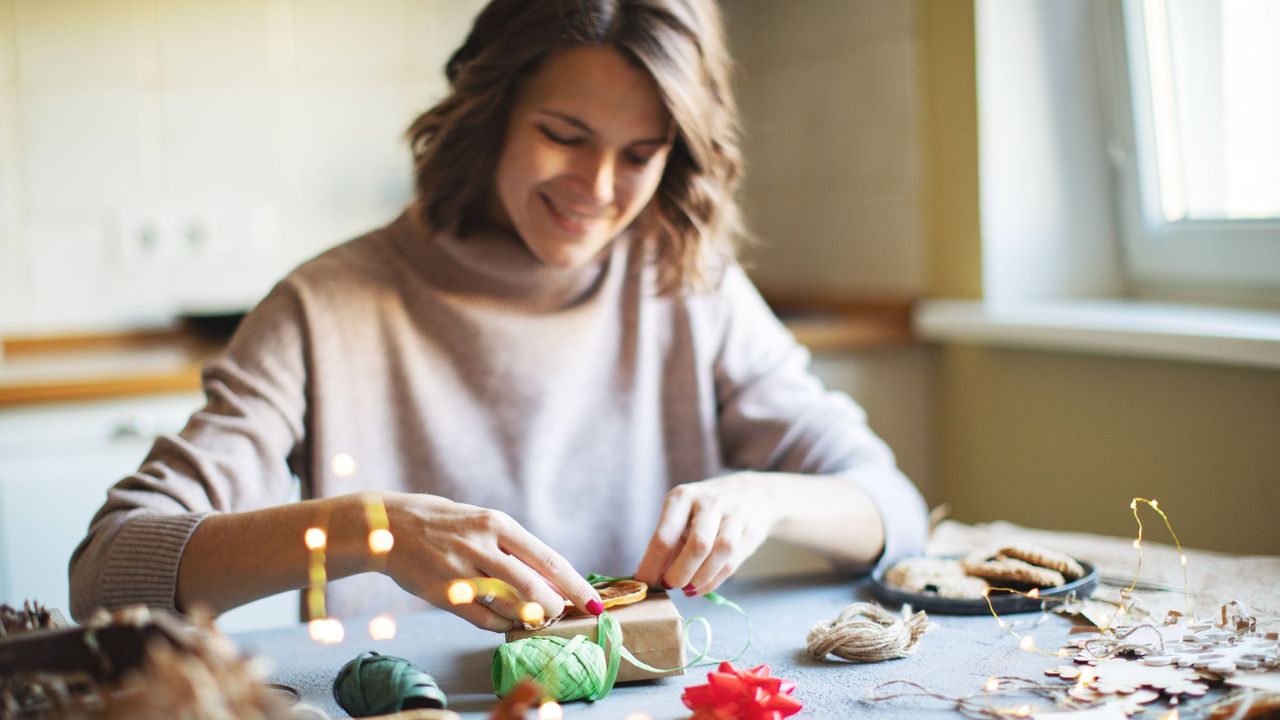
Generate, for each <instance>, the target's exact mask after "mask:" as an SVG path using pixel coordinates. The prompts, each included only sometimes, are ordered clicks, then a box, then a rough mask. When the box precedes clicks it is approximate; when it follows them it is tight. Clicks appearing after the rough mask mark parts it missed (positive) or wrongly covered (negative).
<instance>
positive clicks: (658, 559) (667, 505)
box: [636, 487, 692, 590]
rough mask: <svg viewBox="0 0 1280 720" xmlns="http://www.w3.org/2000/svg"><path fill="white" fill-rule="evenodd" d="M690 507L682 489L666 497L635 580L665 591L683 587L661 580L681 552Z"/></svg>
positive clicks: (686, 495)
mask: <svg viewBox="0 0 1280 720" xmlns="http://www.w3.org/2000/svg"><path fill="white" fill-rule="evenodd" d="M691 507H692V504H691V502H690V501H689V498H688V494H687V492H686V491H685V490H684V489H683V488H681V487H677V488H675V489H674V490H672V491H671V492H670V493H668V494H667V499H666V501H665V502H664V503H663V505H662V515H661V517H660V518H659V519H658V527H657V529H656V530H654V532H653V537H652V538H650V539H649V546H648V547H647V548H646V549H645V551H644V557H643V558H641V560H640V565H639V566H638V567H637V568H636V579H637V580H640V581H641V582H645V583H648V584H650V585H655V586H661V587H663V588H666V589H668V590H669V589H671V588H672V587H682V586H680V585H675V586H672V585H669V584H666V583H665V582H664V581H663V573H664V572H666V570H667V567H668V566H670V565H671V561H672V560H673V559H675V556H676V553H677V552H678V551H679V550H680V547H681V544H682V543H681V540H682V538H683V536H684V533H685V528H686V527H687V526H688V524H689V512H690V509H691Z"/></svg>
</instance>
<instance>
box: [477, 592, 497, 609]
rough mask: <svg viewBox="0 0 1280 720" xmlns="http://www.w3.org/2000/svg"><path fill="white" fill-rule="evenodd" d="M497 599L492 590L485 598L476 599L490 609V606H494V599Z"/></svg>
mask: <svg viewBox="0 0 1280 720" xmlns="http://www.w3.org/2000/svg"><path fill="white" fill-rule="evenodd" d="M497 597H498V596H497V595H496V594H495V593H494V592H493V591H492V590H490V591H489V592H487V593H485V594H484V596H483V597H479V598H476V602H477V603H479V604H481V605H483V606H485V607H489V606H490V605H492V604H493V601H494V599H496V598H497Z"/></svg>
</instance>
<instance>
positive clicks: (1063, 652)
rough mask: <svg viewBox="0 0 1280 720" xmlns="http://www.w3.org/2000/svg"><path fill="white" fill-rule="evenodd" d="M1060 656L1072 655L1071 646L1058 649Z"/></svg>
mask: <svg viewBox="0 0 1280 720" xmlns="http://www.w3.org/2000/svg"><path fill="white" fill-rule="evenodd" d="M1058 657H1071V650H1070V649H1069V648H1062V649H1061V650H1059V651H1058Z"/></svg>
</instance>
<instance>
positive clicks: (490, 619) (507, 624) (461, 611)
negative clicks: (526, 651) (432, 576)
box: [449, 601, 516, 633]
mask: <svg viewBox="0 0 1280 720" xmlns="http://www.w3.org/2000/svg"><path fill="white" fill-rule="evenodd" d="M495 602H496V601H495ZM449 610H450V611H452V612H453V614H454V615H457V616H458V617H460V618H462V619H463V620H466V621H467V622H469V623H471V624H472V625H475V626H476V627H478V628H480V629H481V630H490V631H492V632H500V633H504V632H507V631H508V630H510V629H512V628H514V627H515V626H516V623H515V621H514V620H512V619H511V618H509V617H503V616H502V615H499V614H498V613H496V612H494V611H493V610H490V609H489V608H487V607H485V606H484V605H479V604H476V603H467V604H465V605H453V606H451V607H449Z"/></svg>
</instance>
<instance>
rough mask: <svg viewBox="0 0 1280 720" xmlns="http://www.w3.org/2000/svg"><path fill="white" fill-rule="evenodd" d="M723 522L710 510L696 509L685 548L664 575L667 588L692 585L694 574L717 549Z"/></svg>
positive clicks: (663, 580)
mask: <svg viewBox="0 0 1280 720" xmlns="http://www.w3.org/2000/svg"><path fill="white" fill-rule="evenodd" d="M722 521H723V517H722V516H721V514H720V513H718V512H715V511H714V510H712V509H710V508H705V507H698V508H695V509H694V511H693V515H692V517H691V519H690V521H689V531H688V533H686V536H685V539H684V546H683V547H681V548H680V551H679V552H678V553H676V557H675V560H673V561H671V565H670V566H669V567H668V568H667V569H666V572H664V573H662V582H663V583H664V584H665V586H666V587H673V588H685V587H688V586H689V585H690V581H692V580H693V575H694V573H696V572H697V571H698V569H699V568H701V567H702V564H703V563H704V562H706V560H707V558H708V557H709V556H710V555H711V553H712V551H713V550H714V549H715V544H716V538H717V537H719V535H720V525H721V522H722Z"/></svg>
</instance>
